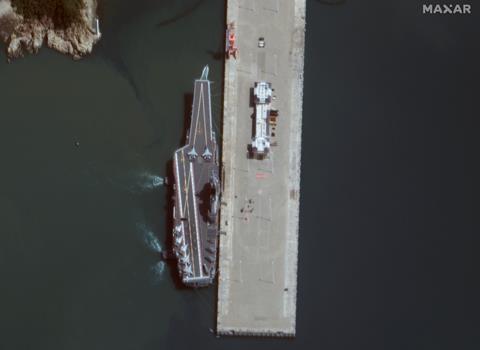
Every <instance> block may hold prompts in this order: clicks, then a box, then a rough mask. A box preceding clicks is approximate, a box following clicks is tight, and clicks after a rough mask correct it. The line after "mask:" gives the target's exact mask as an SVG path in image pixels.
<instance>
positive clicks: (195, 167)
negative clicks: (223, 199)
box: [173, 66, 220, 287]
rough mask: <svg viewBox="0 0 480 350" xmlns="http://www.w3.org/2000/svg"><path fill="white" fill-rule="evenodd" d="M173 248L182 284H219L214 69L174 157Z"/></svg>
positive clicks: (201, 85)
mask: <svg viewBox="0 0 480 350" xmlns="http://www.w3.org/2000/svg"><path fill="white" fill-rule="evenodd" d="M173 172H174V180H175V183H174V192H175V193H174V208H173V250H174V253H175V256H176V258H177V263H178V270H179V273H180V278H181V279H182V282H183V283H184V284H185V285H187V286H190V287H201V286H206V285H209V284H211V283H212V282H213V280H214V278H215V273H216V259H217V258H216V256H217V241H218V218H217V217H218V213H217V210H218V201H219V194H220V193H219V192H220V185H219V177H218V149H217V143H216V140H215V133H214V131H213V130H212V111H211V101H210V81H209V80H208V66H206V67H205V68H204V69H203V72H202V76H201V78H200V79H197V80H195V87H194V93H193V104H192V113H191V118H190V127H189V130H188V132H187V139H186V144H185V145H184V146H183V147H181V148H179V149H178V150H176V151H175V153H174V156H173Z"/></svg>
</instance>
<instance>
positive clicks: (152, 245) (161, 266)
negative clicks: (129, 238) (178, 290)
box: [137, 223, 165, 285]
mask: <svg viewBox="0 0 480 350" xmlns="http://www.w3.org/2000/svg"><path fill="white" fill-rule="evenodd" d="M137 231H138V232H139V233H140V235H141V237H142V240H143V243H144V244H145V246H146V247H147V248H148V249H149V250H151V251H152V252H154V253H158V254H159V256H160V254H162V252H163V248H162V244H161V243H160V240H159V239H158V237H157V236H156V235H155V233H154V232H153V231H152V230H151V229H150V228H149V227H148V226H147V225H145V224H144V223H138V224H137ZM164 274H165V262H163V261H162V260H160V261H157V262H156V263H155V264H154V265H153V266H151V267H150V275H151V282H152V284H154V285H158V284H160V283H161V281H163V276H164Z"/></svg>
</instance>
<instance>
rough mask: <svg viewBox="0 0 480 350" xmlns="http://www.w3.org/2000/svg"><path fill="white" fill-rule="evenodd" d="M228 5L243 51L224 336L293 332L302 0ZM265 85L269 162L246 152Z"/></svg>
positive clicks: (237, 64) (231, 72)
mask: <svg viewBox="0 0 480 350" xmlns="http://www.w3.org/2000/svg"><path fill="white" fill-rule="evenodd" d="M227 6H228V8H227V23H231V22H233V23H234V26H235V33H236V36H237V46H238V49H239V52H238V59H237V60H235V59H233V58H230V59H229V60H227V61H226V64H225V84H224V86H225V90H224V120H223V149H222V180H223V181H222V182H223V194H222V203H221V213H220V215H221V217H220V243H219V285H218V315H217V333H218V334H219V335H262V336H287V337H288V336H294V335H295V314H296V293H297V259H298V257H297V247H298V215H299V195H300V151H301V121H302V93H303V60H304V34H305V0H258V1H256V0H228V1H227ZM259 38H264V41H265V46H264V47H261V46H262V45H261V44H260V45H259ZM259 81H266V82H269V83H271V86H272V88H273V89H274V92H273V95H274V96H273V101H272V108H274V109H276V110H278V117H277V118H276V119H277V120H276V123H275V125H272V128H271V132H272V134H271V143H272V147H271V150H270V152H269V155H268V157H267V158H266V159H262V160H259V159H254V158H252V157H250V156H249V152H248V145H249V144H250V143H251V139H252V136H253V135H252V123H253V119H252V115H253V114H254V107H253V105H252V102H251V94H252V92H251V89H252V88H253V87H254V84H255V82H259Z"/></svg>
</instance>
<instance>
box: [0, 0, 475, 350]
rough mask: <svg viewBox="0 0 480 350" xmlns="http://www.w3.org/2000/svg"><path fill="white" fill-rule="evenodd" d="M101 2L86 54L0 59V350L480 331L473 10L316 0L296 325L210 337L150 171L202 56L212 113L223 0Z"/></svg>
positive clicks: (395, 337)
mask: <svg viewBox="0 0 480 350" xmlns="http://www.w3.org/2000/svg"><path fill="white" fill-rule="evenodd" d="M101 11H102V14H103V19H102V32H103V34H104V37H103V39H102V41H101V42H100V43H99V45H98V46H97V47H96V48H95V51H94V54H93V55H92V56H91V57H89V58H87V59H85V60H82V61H80V62H73V61H71V60H69V59H68V58H66V57H64V56H62V55H59V54H56V53H54V52H52V51H50V50H42V51H41V52H40V54H39V55H37V56H35V57H28V58H26V59H23V60H18V61H15V62H14V63H12V64H6V63H4V62H5V57H4V55H2V56H1V57H0V102H1V107H2V108H1V112H0V120H1V126H0V156H1V158H0V159H2V167H1V173H0V277H1V284H0V349H1V350H3V349H5V350H17V349H18V350H20V349H21V350H23V349H25V350H27V349H42V350H43V349H45V350H57V349H58V350H63V349H65V350H75V349H78V350H84V349H92V350H93V349H102V350H105V349H115V350H123V349H125V350H127V349H167V348H168V349H177V348H178V349H188V348H192V347H201V348H210V349H223V348H228V349H230V348H232V349H245V348H247V349H248V348H262V349H281V348H304V349H316V348H321V349H478V348H479V347H480V339H479V337H478V328H479V326H480V324H479V322H478V311H479V310H478V307H477V306H478V303H474V302H472V301H473V300H475V298H474V297H475V296H478V272H476V271H477V270H476V267H477V265H476V262H477V261H475V260H474V253H475V252H476V250H474V246H475V245H476V244H478V237H477V236H476V235H474V233H476V234H477V235H478V232H479V230H478V221H477V219H475V214H476V213H477V211H476V210H474V208H477V209H478V205H476V206H475V205H474V203H475V202H474V198H478V197H476V196H477V194H478V191H477V192H475V191H474V179H476V178H478V172H477V169H476V166H475V164H476V162H477V159H478V155H477V146H478V141H477V138H478V136H477V135H478V128H476V126H478V122H477V121H476V118H478V115H479V112H480V108H479V103H478V96H477V95H478V91H479V90H478V82H479V77H480V74H479V73H480V72H479V66H478V62H480V52H479V47H478V45H479V41H478V37H479V34H480V28H479V26H478V23H479V21H478V20H479V14H478V13H476V11H474V14H473V15H471V16H469V17H468V16H465V17H435V18H430V17H425V16H423V15H421V14H420V11H421V10H420V8H419V5H418V2H417V1H402V2H400V1H397V2H388V4H387V2H385V1H367V2H358V1H356V2H354V1H348V0H347V1H345V2H344V3H343V4H342V5H337V6H326V5H324V4H322V3H321V2H320V1H314V0H310V1H308V15H307V20H308V28H307V52H306V62H305V65H306V66H305V68H306V74H305V77H306V79H305V101H304V103H305V104H304V143H303V155H302V157H303V164H302V204H301V224H300V228H301V230H300V236H301V240H300V260H299V288H298V317H297V332H298V337H297V339H296V340H294V341H289V340H287V341H285V340H271V339H268V340H262V339H223V338H222V339H216V338H215V337H214V336H213V335H212V334H210V333H209V332H208V328H210V327H214V312H215V290H214V288H210V289H204V290H200V291H189V290H179V289H178V288H177V286H176V285H175V283H174V281H173V279H172V273H173V274H175V273H176V272H175V271H171V270H170V268H169V266H166V265H164V264H163V263H162V262H161V261H160V259H159V252H160V251H161V250H162V249H164V248H165V241H166V237H167V236H166V222H165V220H166V208H165V207H166V204H167V202H166V200H165V195H166V193H165V189H164V188H163V187H159V186H156V180H155V179H156V178H155V177H156V176H164V175H165V174H166V171H167V170H166V164H167V162H168V160H169V159H170V157H171V154H172V152H173V150H174V149H175V148H176V147H177V146H178V145H179V144H180V142H181V141H182V140H181V136H182V135H183V127H184V120H183V116H184V96H185V94H186V93H189V92H191V90H192V87H193V84H192V83H193V81H192V79H193V78H194V77H197V76H198V75H199V74H200V72H201V68H202V67H203V65H204V64H207V63H208V64H209V65H210V74H211V75H210V78H211V79H212V80H213V81H214V82H215V84H214V87H213V94H214V102H213V106H214V107H215V112H216V115H217V122H218V121H219V118H220V116H219V112H220V102H221V96H220V93H221V76H222V71H221V70H222V62H221V61H219V60H218V59H216V58H218V57H217V55H216V52H217V51H218V50H220V49H221V47H222V44H223V42H222V41H223V29H224V18H223V17H224V3H223V1H221V0H204V1H201V0H200V1H193V0H191V1H187V0H184V1H177V0H176V1H173V0H170V1H167V0H164V1H153V0H150V1H147V0H139V1H136V2H135V5H134V6H133V5H132V2H131V1H126V0H105V1H103V2H102V8H101ZM2 62H3V63H2ZM76 142H79V147H76V146H75V143H76ZM476 188H477V189H478V186H476ZM475 229H476V230H475Z"/></svg>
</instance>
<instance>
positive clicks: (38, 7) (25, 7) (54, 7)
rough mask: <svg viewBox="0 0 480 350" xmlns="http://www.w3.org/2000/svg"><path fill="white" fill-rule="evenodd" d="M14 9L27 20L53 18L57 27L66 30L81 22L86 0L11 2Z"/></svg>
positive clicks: (26, 0)
mask: <svg viewBox="0 0 480 350" xmlns="http://www.w3.org/2000/svg"><path fill="white" fill-rule="evenodd" d="M11 2H12V7H13V8H14V9H15V11H16V12H17V13H18V14H21V15H22V16H23V17H24V18H25V19H42V18H44V17H47V18H51V19H52V21H53V23H54V25H55V27H58V28H66V27H69V26H70V25H71V24H73V23H75V22H80V21H81V16H80V11H81V10H82V9H84V8H85V0H11Z"/></svg>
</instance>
